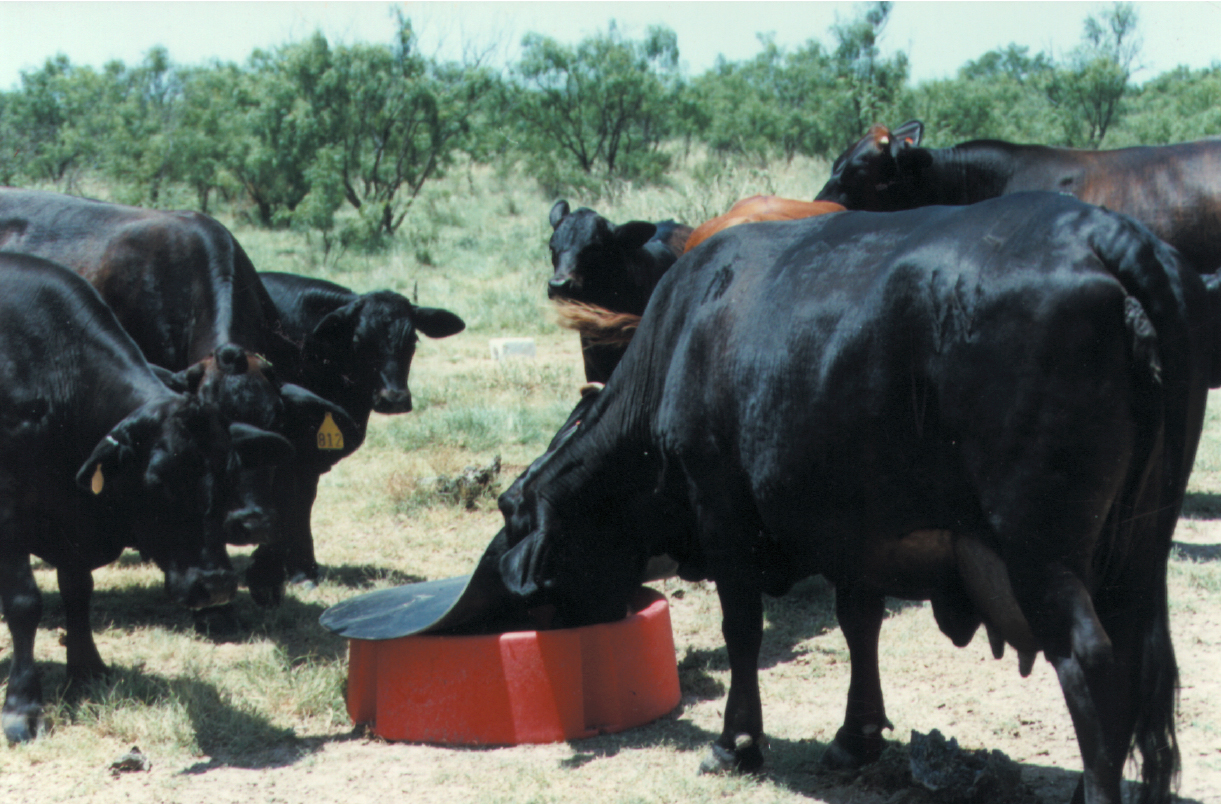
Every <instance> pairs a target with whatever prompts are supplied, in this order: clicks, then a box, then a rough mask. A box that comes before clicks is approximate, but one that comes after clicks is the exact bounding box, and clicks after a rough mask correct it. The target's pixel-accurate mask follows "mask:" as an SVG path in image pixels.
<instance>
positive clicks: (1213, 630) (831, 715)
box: [0, 520, 1221, 804]
mask: <svg viewBox="0 0 1221 804" xmlns="http://www.w3.org/2000/svg"><path fill="white" fill-rule="evenodd" d="M1176 542H1178V543H1179V545H1180V547H1179V554H1178V555H1179V558H1178V559H1176V561H1175V564H1174V567H1173V568H1172V572H1171V595H1172V599H1173V601H1174V602H1173V604H1172V620H1173V627H1174V639H1175V644H1176V648H1177V651H1178V657H1179V662H1180V673H1181V678H1182V690H1181V696H1180V705H1179V737H1180V746H1181V750H1182V757H1183V770H1182V779H1181V785H1180V789H1179V794H1180V795H1181V797H1182V798H1181V800H1182V801H1183V802H1198V803H1200V804H1205V803H1208V802H1221V730H1219V729H1221V673H1218V672H1217V669H1218V668H1219V667H1221V601H1219V600H1218V599H1217V596H1216V594H1215V592H1210V591H1209V590H1204V589H1201V588H1199V584H1193V583H1192V581H1191V573H1190V570H1191V569H1192V567H1194V566H1199V565H1196V564H1193V563H1192V562H1191V561H1190V560H1189V559H1188V558H1187V557H1188V556H1190V557H1194V558H1196V559H1201V560H1202V561H1204V562H1211V561H1216V560H1218V557H1219V555H1221V522H1218V521H1213V520H1184V521H1183V522H1182V523H1181V524H1180V527H1179V531H1178V533H1177V535H1176ZM658 586H659V588H661V589H663V591H665V592H667V594H668V596H669V598H670V605H671V613H672V619H673V622H674V634H675V642H676V646H677V653H678V658H679V660H680V677H681V679H682V685H683V700H682V703H681V705H680V706H679V708H678V709H677V710H676V711H675V712H673V713H671V714H670V715H668V716H666V717H664V718H662V719H661V720H660V721H658V722H656V723H653V724H650V725H648V726H645V727H642V728H639V729H634V730H631V731H629V732H626V733H623V734H620V735H612V736H603V737H597V738H593V739H590V740H584V741H578V742H572V743H568V744H555V745H542V746H518V747H511V748H487V749H470V748H446V747H436V746H425V745H410V744H392V743H387V742H384V741H382V740H379V739H377V738H375V737H370V736H368V735H364V734H360V733H356V732H354V731H337V732H336V733H332V734H321V735H305V734H303V735H300V737H301V740H300V742H299V747H298V748H297V749H294V750H285V751H284V752H283V754H282V755H280V756H278V757H276V758H274V759H273V760H271V761H268V760H267V759H266V758H263V759H261V760H260V761H259V762H257V763H254V766H252V767H242V766H241V763H240V762H234V761H233V760H232V759H230V760H229V761H226V762H222V761H220V760H215V759H212V758H209V757H201V758H199V759H197V760H196V761H193V762H189V763H187V764H182V763H180V762H179V763H175V762H172V761H171V762H164V761H159V758H158V757H156V756H152V757H150V759H151V760H152V767H151V769H150V770H148V771H144V772H129V773H119V774H115V773H113V772H112V771H111V770H110V769H109V768H108V767H107V764H108V763H104V762H97V763H94V764H91V765H87V766H82V763H81V762H80V760H79V758H73V759H65V760H62V761H61V760H52V761H48V762H44V763H40V764H37V765H34V766H32V767H30V768H29V769H28V770H25V771H23V772H18V773H13V772H10V773H6V774H4V775H2V776H0V799H2V800H4V801H7V802H31V803H32V802H50V801H73V802H81V804H85V803H86V802H97V803H98V804H102V803H103V802H106V803H109V802H135V803H139V804H144V803H148V804H153V803H154V802H155V803H158V804H160V803H162V802H182V803H183V804H187V803H188V802H191V803H194V802H203V801H206V802H209V804H226V803H227V802H235V803H236V802H242V803H243V804H245V803H246V802H255V801H257V802H286V803H287V802H310V803H311V804H317V803H318V802H343V804H364V802H369V804H374V803H379V802H383V801H388V800H395V799H401V797H403V796H412V797H413V798H414V799H416V800H422V801H429V802H465V801H480V802H483V801H506V802H509V801H512V802H519V801H520V802H525V801H540V802H543V801H576V800H591V799H596V798H602V799H606V800H610V801H625V802H626V801H631V802H636V801H641V802H643V801H649V802H652V801H684V802H685V801H711V800H719V799H726V798H728V799H732V800H735V801H738V800H740V801H752V802H754V801H759V802H772V801H777V802H788V801H825V802H833V803H834V804H923V802H929V801H933V799H931V798H929V797H928V796H926V795H925V794H923V793H922V792H919V791H916V790H914V789H912V788H910V787H908V786H907V783H906V781H904V780H899V781H896V780H894V779H889V780H888V779H886V778H885V775H886V774H885V773H881V774H879V773H877V772H873V773H866V774H861V775H852V774H820V773H818V772H816V770H815V766H816V763H817V758H818V756H819V755H820V753H821V751H822V749H823V748H824V747H825V744H826V742H827V741H829V740H830V739H831V738H832V737H833V736H834V730H835V728H836V726H837V725H838V722H839V718H840V717H841V716H842V711H843V709H842V707H843V701H844V695H845V693H846V689H847V681H848V661H847V658H848V657H847V650H846V647H845V645H844V643H843V640H842V637H841V635H840V633H839V631H838V629H836V628H834V627H832V626H829V625H827V624H825V623H824V622H822V621H821V620H820V618H819V617H814V618H813V620H815V621H818V624H816V625H812V626H811V628H810V632H809V633H797V634H794V633H791V632H785V633H783V634H781V633H777V630H776V629H774V628H769V629H768V632H767V634H766V636H765V643H764V648H763V652H762V655H761V666H762V673H761V684H762V695H763V703H764V719H765V726H766V729H767V733H768V739H769V745H768V750H767V758H768V764H767V768H766V770H765V772H764V773H763V774H761V775H760V776H759V777H747V778H738V777H732V776H728V777H726V776H699V775H697V773H696V767H697V765H698V763H699V759H700V757H701V756H702V754H703V751H704V749H705V746H706V745H707V744H708V742H709V741H710V740H711V739H712V738H713V737H714V736H715V735H716V734H717V733H718V732H719V728H720V718H721V714H722V711H723V710H722V706H723V704H724V693H725V688H726V686H727V685H728V673H727V672H726V671H725V666H724V663H725V659H724V652H723V648H722V646H721V642H720V636H719V634H716V633H708V629H707V628H705V627H703V626H702V625H701V624H702V623H706V622H707V616H708V609H709V607H714V606H715V605H716V599H715V595H714V593H713V592H712V590H711V588H710V587H708V586H707V585H703V584H699V585H693V584H683V583H681V582H677V581H671V582H663V583H661V584H658ZM796 594H797V597H798V600H797V601H796V603H795V604H794V605H798V606H802V605H810V606H812V607H813V608H812V609H811V610H814V609H818V608H819V607H824V608H825V603H826V600H824V599H823V598H824V597H826V596H827V595H829V590H826V589H825V587H820V586H818V585H817V584H813V585H809V586H807V587H803V588H802V590H801V591H798V592H797V593H796ZM819 610H822V609H819ZM882 642H883V654H884V655H883V657H882V677H883V681H884V684H885V690H886V695H887V706H888V713H889V715H890V718H891V720H892V721H893V722H894V724H895V727H896V728H895V731H894V733H893V734H892V736H894V737H897V738H898V739H899V740H900V741H901V742H902V743H906V742H907V741H908V739H909V738H910V733H911V730H912V729H916V730H919V731H921V732H928V731H929V730H931V729H934V728H935V729H939V730H940V731H941V732H942V733H943V734H944V735H945V736H947V737H955V738H956V739H957V740H958V741H959V742H960V744H962V745H963V746H964V747H965V748H981V747H986V748H988V749H996V750H999V751H1003V752H1004V753H1005V754H1007V755H1008V756H1009V757H1010V758H1011V759H1013V760H1014V761H1016V762H1017V763H1019V765H1020V768H1021V775H1022V781H1023V783H1024V785H1025V786H1026V787H1025V788H1023V789H1022V791H1021V792H1022V794H1023V796H1022V797H1018V798H1015V799H1014V801H1022V802H1031V804H1033V802H1039V801H1047V802H1053V801H1067V800H1068V799H1069V797H1070V796H1071V793H1072V790H1073V787H1074V785H1075V784H1076V781H1077V778H1078V776H1079V769H1080V759H1079V755H1078V752H1077V747H1076V742H1075V738H1074V735H1073V729H1072V724H1071V722H1070V721H1069V717H1068V714H1067V711H1066V710H1065V707H1064V703H1063V699H1062V698H1061V695H1060V692H1059V687H1058V685H1057V683H1056V680H1055V676H1054V673H1053V672H1052V670H1051V667H1050V666H1049V665H1048V664H1047V663H1046V662H1044V661H1042V660H1040V661H1039V662H1038V663H1037V664H1036V666H1035V670H1034V672H1033V673H1032V675H1031V676H1030V677H1029V678H1027V679H1021V678H1020V677H1019V675H1018V673H1017V667H1016V665H1017V661H1016V658H1015V657H1014V656H1013V655H1012V653H1010V654H1009V655H1007V656H1006V657H1005V658H1004V659H1003V660H1001V661H995V660H993V659H992V657H991V654H990V651H989V650H988V647H987V640H985V639H983V638H982V636H981V637H979V638H977V639H976V640H975V641H974V642H973V643H972V644H971V645H970V646H968V647H967V648H965V649H961V650H960V649H955V648H954V647H953V646H952V645H951V644H950V643H949V641H948V640H946V639H945V638H944V637H943V636H942V635H941V634H940V633H939V632H937V629H936V626H935V624H934V622H933V619H932V617H931V612H930V611H929V610H928V608H927V607H925V606H905V607H902V608H896V609H895V610H894V611H893V612H892V615H891V616H890V617H889V618H888V619H887V621H886V624H885V625H884V627H883V631H882ZM0 750H3V749H0ZM8 750H20V749H13V748H10V749H8ZM1134 775H1135V769H1134V768H1133V767H1129V769H1128V777H1129V778H1134Z"/></svg>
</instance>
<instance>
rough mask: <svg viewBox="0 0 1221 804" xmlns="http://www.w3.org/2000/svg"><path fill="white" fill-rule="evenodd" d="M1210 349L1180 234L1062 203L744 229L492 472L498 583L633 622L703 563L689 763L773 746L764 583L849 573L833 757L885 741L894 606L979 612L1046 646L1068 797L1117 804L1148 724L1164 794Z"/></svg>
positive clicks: (1035, 648) (655, 302) (1206, 319)
mask: <svg viewBox="0 0 1221 804" xmlns="http://www.w3.org/2000/svg"><path fill="white" fill-rule="evenodd" d="M1215 349H1216V321H1215V320H1214V313H1213V305H1212V303H1210V301H1209V299H1208V298H1207V297H1206V290H1205V288H1204V286H1203V283H1202V282H1201V280H1200V278H1199V277H1198V276H1197V275H1196V274H1195V273H1194V272H1192V271H1190V270H1184V269H1183V268H1181V266H1180V264H1179V261H1178V258H1177V256H1176V255H1175V253H1174V252H1173V250H1171V249H1169V248H1167V247H1166V246H1165V245H1164V244H1162V243H1160V242H1159V241H1158V240H1156V238H1154V237H1153V236H1152V235H1151V234H1150V233H1149V232H1148V231H1147V230H1145V229H1144V228H1143V227H1141V226H1140V225H1139V224H1136V223H1134V222H1133V221H1131V220H1129V219H1127V218H1124V217H1123V216H1119V215H1115V214H1111V213H1108V212H1106V211H1103V210H1100V209H1097V208H1095V207H1091V206H1088V205H1086V204H1083V203H1080V202H1078V201H1076V200H1074V199H1072V198H1069V197H1067V196H1061V195H1054V194H1046V193H1037V194H1022V195H1012V196H1006V197H1004V198H1001V199H997V200H993V201H987V202H983V203H981V204H977V205H974V206H970V207H935V208H925V209H919V210H914V211H910V212H903V213H897V214H889V215H882V214H875V213H859V212H856V213H844V214H840V215H831V216H825V217H822V218H815V219H810V220H807V221H800V222H792V223H762V224H749V225H743V226H739V227H735V228H734V229H733V230H730V231H728V232H726V233H724V234H722V235H721V236H719V237H718V238H716V239H715V240H713V241H710V242H709V243H708V244H707V245H705V246H701V247H700V248H697V249H695V250H694V251H692V252H691V253H690V254H688V255H687V256H686V257H684V258H683V259H682V260H680V261H679V262H678V263H677V264H676V265H675V266H674V267H673V268H672V269H671V270H670V271H669V272H668V273H667V274H666V276H665V277H664V278H663V279H662V281H661V282H660V283H659V284H658V286H657V289H656V291H655V292H654V295H653V299H652V301H651V302H650V304H649V307H648V309H647V310H646V312H645V315H644V317H643V319H642V321H641V323H640V329H639V332H638V334H637V337H636V338H635V340H634V341H633V342H632V345H631V346H630V347H629V348H628V350H627V353H626V355H625V356H624V358H623V362H622V363H621V365H620V367H619V369H618V370H617V371H616V373H615V375H614V376H613V377H612V378H611V380H610V382H608V383H607V385H606V388H605V390H604V391H603V392H602V393H601V394H600V395H599V396H598V397H597V398H596V399H595V401H593V402H592V403H590V404H589V407H588V409H586V410H585V411H583V414H582V415H581V416H580V417H579V419H580V423H579V424H578V425H575V426H573V425H572V424H571V423H570V425H569V427H568V429H567V431H566V433H564V434H563V438H562V439H561V440H560V442H559V443H557V444H556V445H554V449H553V450H552V451H551V452H550V453H549V454H547V455H545V456H544V457H543V458H541V459H540V460H539V461H538V462H536V464H535V465H533V466H531V468H530V469H529V470H528V472H527V474H526V475H525V476H523V478H521V479H520V481H519V483H520V485H519V486H518V487H516V488H514V489H510V492H511V493H512V494H513V495H514V499H513V500H512V501H511V502H512V504H511V505H510V506H507V507H506V511H505V527H506V535H507V539H508V544H509V545H510V549H509V550H508V551H507V552H506V553H505V554H504V557H503V558H502V560H501V574H502V578H503V580H504V582H505V583H506V586H507V587H508V588H509V590H510V591H511V592H512V593H514V594H516V595H518V596H519V597H521V598H522V599H523V600H526V601H527V602H528V604H529V605H542V604H549V605H552V606H554V607H555V609H556V617H557V620H558V621H560V622H562V623H563V624H565V625H577V624H582V623H585V622H591V621H598V620H603V619H608V618H613V617H615V616H621V614H617V613H619V612H621V610H622V607H623V605H625V602H626V595H627V594H629V593H630V589H631V588H632V586H633V585H634V579H637V578H638V574H639V572H640V568H641V567H642V566H643V565H644V563H645V562H646V561H647V559H648V558H649V557H650V556H653V555H657V554H659V553H660V552H666V553H668V554H670V555H672V556H674V557H675V558H677V559H678V560H679V561H680V562H682V563H683V565H684V566H685V567H686V568H687V574H688V575H692V576H696V577H699V576H703V577H708V578H711V579H712V580H714V581H715V582H716V585H717V591H718V594H719V596H720V599H721V604H722V610H723V614H724V627H723V631H724V635H725V640H726V645H727V648H728V652H729V660H730V666H731V673H732V676H731V678H732V681H731V688H730V691H729V697H728V700H727V702H726V707H725V728H724V732H723V733H722V735H721V736H720V738H719V739H718V740H717V741H716V745H715V747H714V752H713V755H712V757H710V759H709V761H708V762H707V763H706V764H707V765H708V766H709V767H719V766H723V765H725V766H736V767H738V768H742V769H753V768H756V767H758V766H759V765H760V764H761V763H762V761H763V757H762V753H761V751H760V745H761V738H762V705H761V702H760V699H759V689H758V679H757V662H758V651H759V645H760V640H761V635H762V603H761V598H760V595H761V593H762V592H765V591H769V592H779V591H782V590H783V589H785V588H787V586H788V585H789V584H791V583H793V582H794V581H796V580H797V579H799V578H802V577H805V576H808V575H811V574H816V573H821V574H823V575H824V576H825V577H827V578H828V579H829V580H830V581H831V582H833V583H834V584H835V586H836V594H837V601H836V605H837V614H838V617H839V620H840V623H841V626H842V627H843V630H844V634H845V637H846V639H847V642H848V645H849V649H850V652H851V655H852V678H851V683H850V688H849V694H848V706H847V711H846V715H845V719H844V724H843V726H842V728H841V729H840V730H839V733H838V735H837V737H836V740H835V742H834V744H833V745H832V748H831V750H830V751H828V761H830V762H831V763H832V764H859V763H862V762H868V761H871V760H873V759H876V757H877V756H878V754H879V753H880V751H881V749H882V745H883V743H882V731H883V730H884V729H885V728H886V727H888V726H889V722H888V721H887V719H886V715H885V709H884V706H883V700H882V691H881V681H880V678H879V675H878V668H877V640H878V632H879V628H880V625H881V621H882V616H883V612H884V598H885V596H886V595H893V596H898V597H905V598H912V599H925V600H931V601H932V608H933V613H934V615H935V617H936V619H937V622H938V624H939V626H940V627H941V629H942V630H943V631H944V632H945V633H946V634H947V635H948V636H950V637H951V639H952V640H953V641H954V642H955V643H956V644H959V645H962V644H966V643H967V642H969V641H970V639H971V638H972V635H973V634H974V632H975V630H976V629H977V627H978V626H979V625H980V624H981V623H982V624H984V625H985V626H987V628H988V631H989V636H990V639H991V640H992V642H993V646H994V651H996V652H998V653H999V652H1003V650H1004V646H1005V645H1006V644H1008V645H1010V646H1012V647H1014V648H1015V649H1016V650H1017V651H1018V653H1019V655H1020V657H1021V665H1022V667H1023V669H1026V668H1027V667H1028V665H1029V662H1030V661H1032V660H1033V657H1034V655H1035V653H1037V652H1040V651H1041V652H1043V654H1044V655H1045V656H1046V658H1047V659H1048V660H1049V661H1050V662H1051V663H1052V664H1053V665H1054V666H1055V668H1056V671H1057V673H1058V675H1059V678H1060V683H1061V686H1062V688H1063V691H1064V695H1065V700H1066V702H1067V704H1068V706H1069V709H1070V712H1071V713H1072V716H1073V720H1074V723H1075V724H1076V726H1077V735H1078V741H1079V743H1080V747H1081V751H1082V755H1083V758H1084V766H1085V775H1084V777H1083V779H1084V781H1083V786H1082V791H1083V794H1084V795H1085V796H1086V798H1087V800H1089V801H1095V802H1111V803H1112V804H1118V802H1119V800H1120V799H1119V784H1120V778H1121V770H1122V767H1123V764H1124V761H1125V758H1126V756H1127V754H1128V753H1129V751H1130V750H1131V749H1132V747H1133V745H1135V746H1136V747H1138V748H1139V749H1140V752H1141V754H1142V757H1143V765H1142V768H1143V774H1144V778H1145V780H1146V786H1145V787H1144V793H1143V796H1144V800H1148V801H1156V802H1165V801H1167V800H1168V799H1169V786H1170V781H1171V779H1172V778H1173V775H1174V772H1175V768H1176V766H1177V748H1176V743H1175V739H1174V701H1175V692H1174V690H1175V681H1176V670H1175V660H1174V651H1173V648H1172V646H1171V643H1170V636H1169V627H1168V614H1167V603H1166V583H1165V572H1166V563H1167V558H1168V554H1169V549H1170V537H1171V534H1172V532H1173V529H1174V524H1175V520H1176V518H1177V514H1178V510H1179V507H1180V505H1181V502H1182V496H1183V493H1184V488H1185V485H1186V482H1187V477H1188V474H1189V472H1190V469H1191V465H1192V461H1193V459H1194V454H1195V449H1196V445H1197V442H1198V439H1199V436H1200V431H1201V426H1202V420H1203V411H1204V402H1205V398H1206V396H1207V389H1208V383H1209V378H1210V371H1209V369H1210V366H1211V361H1212V357H1213V353H1214V351H1215ZM502 507H503V503H502ZM657 512H661V513H662V516H661V519H660V520H658V521H662V522H664V523H665V524H664V526H662V527H657V526H655V525H654V524H653V522H654V520H653V519H652V518H651V517H652V516H653V515H654V514H655V513H657ZM667 520H668V521H667ZM684 523H686V525H684Z"/></svg>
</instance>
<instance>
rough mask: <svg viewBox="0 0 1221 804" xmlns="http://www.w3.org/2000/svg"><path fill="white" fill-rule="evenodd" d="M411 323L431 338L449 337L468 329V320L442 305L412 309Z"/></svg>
mask: <svg viewBox="0 0 1221 804" xmlns="http://www.w3.org/2000/svg"><path fill="white" fill-rule="evenodd" d="M411 323H412V324H414V325H415V328H416V329H417V330H418V331H420V332H423V333H424V334H425V335H427V336H428V337H430V338H448V337H449V336H450V335H457V334H458V333H459V332H461V331H462V330H464V329H466V322H465V321H463V320H462V319H461V318H459V317H458V316H456V315H454V314H453V313H451V312H450V311H449V310H442V309H441V308H440V307H416V308H415V309H414V310H412V311H411Z"/></svg>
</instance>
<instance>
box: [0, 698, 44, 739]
mask: <svg viewBox="0 0 1221 804" xmlns="http://www.w3.org/2000/svg"><path fill="white" fill-rule="evenodd" d="M22 709H23V710H24V711H16V712H13V711H8V710H6V711H5V712H4V713H3V714H0V725H3V726H4V736H5V737H7V738H8V741H9V742H10V743H28V742H29V741H30V740H33V739H34V738H35V737H38V736H40V735H41V734H42V733H43V732H44V731H45V730H46V721H45V720H44V719H43V716H42V707H41V706H28V707H22Z"/></svg>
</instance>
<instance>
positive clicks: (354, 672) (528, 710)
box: [348, 587, 681, 745]
mask: <svg viewBox="0 0 1221 804" xmlns="http://www.w3.org/2000/svg"><path fill="white" fill-rule="evenodd" d="M631 610H632V614H630V615H629V616H628V617H627V618H626V619H623V620H620V621H619V622H614V623H606V624H603V625H591V626H586V627H583V628H565V629H559V630H555V631H517V632H510V633H505V634H487V635H479V636H427V635H420V636H409V637H400V638H398V639H387V640H380V641H373V640H364V639H352V640H349V653H348V714H349V715H351V717H352V721H353V722H354V723H358V724H360V723H363V724H369V725H370V726H371V727H372V730H373V732H374V733H375V734H377V735H378V736H380V737H383V738H385V739H387V740H410V741H413V742H424V743H440V744H446V745H515V744H518V743H553V742H559V741H562V740H573V739H580V738H583V737H593V736H595V735H597V734H608V733H614V732H617V731H623V730H624V729H629V728H632V727H633V726H640V725H643V724H645V723H648V722H649V721H651V720H656V719H657V718H658V717H661V716H662V715H664V714H666V713H667V712H669V711H670V710H671V709H673V708H674V707H675V706H677V705H678V701H679V698H680V697H681V694H680V692H679V688H678V668H677V666H676V664H675V656H674V636H673V634H672V633H671V630H670V610H669V607H668V606H667V605H666V598H665V596H664V595H662V594H661V593H660V592H657V591H655V590H653V589H649V588H647V587H642V588H641V589H640V591H639V592H637V594H636V596H635V598H634V599H633V600H632V602H631Z"/></svg>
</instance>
